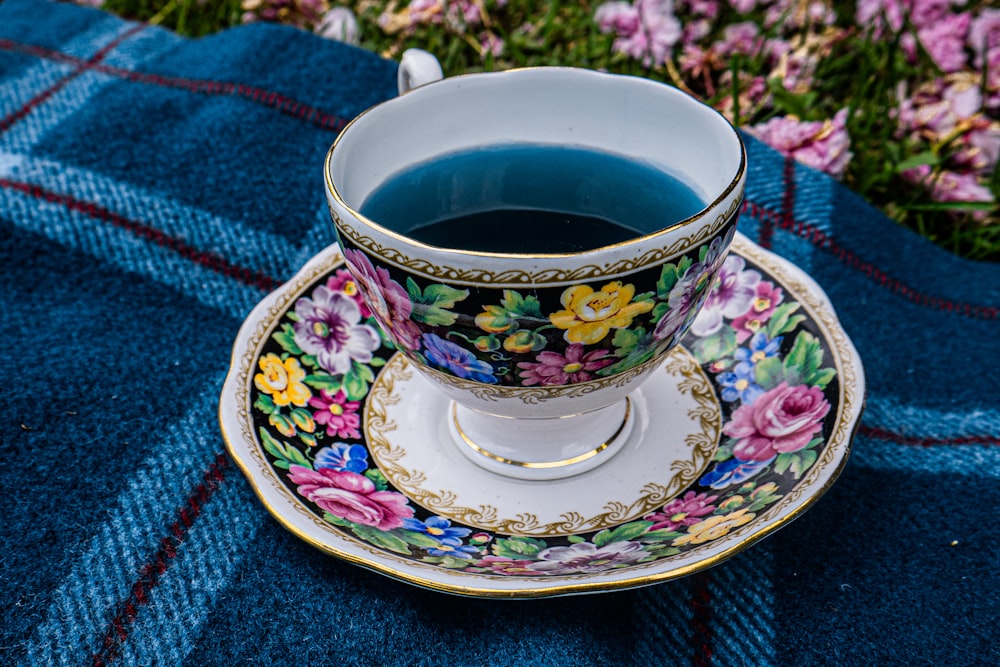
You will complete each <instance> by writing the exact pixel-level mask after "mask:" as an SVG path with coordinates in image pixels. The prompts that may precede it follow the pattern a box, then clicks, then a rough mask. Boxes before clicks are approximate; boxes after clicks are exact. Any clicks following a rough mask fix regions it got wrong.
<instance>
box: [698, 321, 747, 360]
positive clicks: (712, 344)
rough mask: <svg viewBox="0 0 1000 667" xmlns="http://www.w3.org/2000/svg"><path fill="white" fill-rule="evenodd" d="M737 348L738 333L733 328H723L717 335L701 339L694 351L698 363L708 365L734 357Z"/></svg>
mask: <svg viewBox="0 0 1000 667" xmlns="http://www.w3.org/2000/svg"><path fill="white" fill-rule="evenodd" d="M736 346H737V343H736V332H735V331H733V329H732V328H731V327H723V328H722V329H721V330H720V331H719V333H717V334H713V335H711V336H708V337H706V338H699V339H698V341H697V342H696V343H695V344H694V349H693V350H692V351H693V352H694V356H695V358H696V359H697V360H698V363H700V364H708V363H711V362H713V361H717V360H719V359H723V358H725V357H729V356H732V355H733V353H735V352H736Z"/></svg>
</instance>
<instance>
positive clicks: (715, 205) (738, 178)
mask: <svg viewBox="0 0 1000 667" xmlns="http://www.w3.org/2000/svg"><path fill="white" fill-rule="evenodd" d="M530 71H550V72H551V71H556V72H558V71H564V72H573V73H585V75H586V76H591V75H593V76H596V77H614V78H624V79H630V80H634V81H638V82H642V83H643V85H646V84H649V85H657V86H665V87H667V88H669V89H671V90H672V91H674V92H675V93H677V94H679V95H682V96H685V97H687V98H689V99H690V100H692V101H694V102H695V103H697V104H698V105H700V106H702V107H704V108H705V110H707V111H710V112H711V113H713V114H715V115H716V116H717V117H718V118H719V119H721V120H722V121H723V122H724V123H725V125H726V126H727V127H728V129H729V130H730V131H731V132H732V135H733V137H735V139H736V144H737V146H738V148H739V151H740V159H739V164H738V165H737V168H736V172H735V174H734V175H733V177H732V178H731V179H730V180H729V183H728V184H727V185H726V187H725V189H724V190H723V191H722V192H721V193H720V194H719V195H718V196H717V197H716V198H715V199H713V200H712V201H711V202H709V203H707V204H705V205H704V206H703V207H702V208H701V210H699V211H698V212H697V213H695V214H694V215H691V216H688V217H687V218H684V219H682V220H679V221H677V222H676V223H674V224H672V225H670V226H669V227H664V228H663V229H659V230H657V231H655V232H651V233H649V234H643V235H642V236H635V237H633V238H630V239H627V240H625V241H619V242H617V243H612V244H609V245H604V246H599V247H597V248H590V249H587V250H583V251H577V252H564V253H509V252H491V251H487V250H469V249H465V248H452V247H447V246H438V245H433V244H430V243H424V242H423V241H419V240H417V239H414V238H412V237H409V236H407V235H405V234H401V233H399V232H396V231H393V230H391V229H389V228H387V227H385V226H383V225H381V224H379V223H378V222H376V221H374V220H372V219H371V218H369V217H367V216H365V215H363V214H362V213H361V212H360V211H358V210H357V209H356V208H355V207H353V206H351V205H350V204H348V203H347V202H346V201H345V200H344V198H343V197H342V196H341V195H340V192H339V191H338V190H337V187H336V185H335V184H334V182H333V177H332V175H331V170H332V160H333V153H334V151H335V150H336V148H337V146H338V144H339V143H340V142H341V140H342V139H343V137H344V136H345V135H346V134H347V131H348V130H349V129H350V128H351V126H352V125H354V124H356V123H358V122H360V121H361V119H362V118H363V117H364V116H366V115H368V114H369V113H371V112H373V111H375V110H376V109H378V108H380V107H382V106H384V105H386V104H389V103H391V102H393V101H395V100H398V99H399V98H400V97H402V96H403V95H411V94H414V93H417V94H419V92H420V91H421V90H423V89H426V88H430V87H432V86H436V85H439V84H445V83H448V82H451V81H455V80H460V79H468V78H480V77H483V76H498V75H505V74H517V73H523V72H530ZM746 170H747V150H746V144H745V142H744V141H743V138H742V137H741V136H740V133H739V130H738V129H737V128H736V126H735V125H733V123H732V122H731V121H730V120H729V119H728V118H726V117H725V116H724V115H723V114H722V113H720V112H719V111H718V110H717V109H714V108H712V107H711V106H709V105H707V104H705V103H704V102H702V101H701V100H699V99H697V98H696V97H694V96H693V95H691V94H690V93H688V92H686V91H684V90H682V89H680V88H678V87H676V86H671V85H670V84H668V83H665V82H661V81H655V80H653V79H649V78H646V77H641V76H636V75H633V74H616V73H613V72H601V71H598V70H593V69H588V68H586V67H569V66H564V65H538V66H530V67H514V68H511V69H506V70H500V71H495V72H468V73H463V74H455V75H452V76H448V77H445V78H443V79H439V80H437V81H432V82H429V83H425V84H422V85H420V86H416V87H414V88H413V89H411V90H409V91H407V92H405V93H402V94H401V95H397V96H395V97H391V98H389V99H386V100H383V101H381V102H378V103H376V104H373V105H371V106H370V107H368V108H367V109H365V110H364V111H362V112H361V113H359V114H358V115H356V116H355V117H354V118H352V119H351V120H350V121H349V122H348V123H347V124H346V125H345V126H344V127H343V128H342V129H341V130H340V132H339V133H338V134H337V137H336V138H335V139H334V141H333V143H332V144H331V145H330V148H329V149H328V150H327V153H326V157H325V158H324V160H323V179H324V183H325V185H326V191H327V193H328V194H329V195H330V196H332V197H333V198H334V200H336V202H337V203H338V204H339V205H340V206H342V207H343V208H344V209H345V210H347V211H349V212H350V213H351V214H352V216H353V217H354V218H355V219H356V220H357V221H358V222H361V223H363V224H364V225H365V226H367V227H369V228H370V229H373V230H375V231H377V232H378V233H379V234H383V235H385V236H387V237H389V238H391V239H393V240H394V241H396V242H400V243H402V244H404V245H405V246H408V247H411V248H414V249H417V250H420V251H423V252H432V253H441V252H445V253H448V254H454V255H457V256H460V257H466V258H477V257H481V258H485V259H505V260H510V261H528V260H539V259H549V260H566V259H569V258H578V257H586V256H590V255H597V254H602V253H608V252H615V251H618V250H621V249H624V248H630V247H635V246H639V245H643V244H647V243H651V242H655V239H657V238H658V237H661V236H667V235H671V234H674V233H675V232H676V231H677V230H679V229H682V228H684V227H688V226H691V225H693V224H695V223H697V222H700V221H702V220H704V219H705V218H706V217H708V216H709V215H710V214H711V213H712V212H713V211H716V210H718V209H720V207H721V206H722V204H723V203H724V202H725V201H726V200H727V199H729V198H730V197H731V196H732V194H733V191H734V190H736V189H737V188H739V187H740V184H741V183H743V182H745V179H746ZM738 199H739V197H738ZM728 212H729V211H722V213H720V215H724V214H726V213H728ZM334 223H335V225H336V226H338V227H339V226H340V221H339V220H337V219H335V220H334Z"/></svg>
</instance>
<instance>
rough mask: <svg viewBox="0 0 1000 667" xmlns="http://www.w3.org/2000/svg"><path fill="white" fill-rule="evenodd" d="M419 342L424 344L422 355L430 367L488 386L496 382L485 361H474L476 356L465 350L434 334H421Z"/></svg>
mask: <svg viewBox="0 0 1000 667" xmlns="http://www.w3.org/2000/svg"><path fill="white" fill-rule="evenodd" d="M421 340H422V341H423V343H424V354H425V355H427V360H428V361H429V362H430V363H431V365H433V366H437V367H438V368H440V369H441V370H444V371H448V372H449V373H452V374H453V375H456V376H457V377H460V378H462V379H463V380H475V381H476V382H486V383H488V384H495V383H496V382H497V379H496V378H495V377H494V376H493V367H492V366H490V365H489V364H488V363H486V362H485V361H480V360H479V359H476V356H475V355H474V354H472V353H471V352H469V351H468V350H466V349H465V348H463V347H459V346H458V345H456V344H455V343H452V342H451V341H450V340H445V339H443V338H441V337H440V336H437V335H435V334H423V335H422V336H421Z"/></svg>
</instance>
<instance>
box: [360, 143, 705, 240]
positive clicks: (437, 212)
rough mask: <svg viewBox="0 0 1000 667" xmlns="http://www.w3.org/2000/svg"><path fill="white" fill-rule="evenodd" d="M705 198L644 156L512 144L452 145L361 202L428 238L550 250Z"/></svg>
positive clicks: (639, 231)
mask: <svg viewBox="0 0 1000 667" xmlns="http://www.w3.org/2000/svg"><path fill="white" fill-rule="evenodd" d="M704 205H705V204H704V202H703V201H702V199H701V198H700V197H698V195H696V194H695V193H694V191H693V190H692V189H691V188H690V187H689V186H688V185H686V184H685V183H683V182H682V181H680V180H678V179H677V178H676V177H674V176H672V175H670V174H668V173H666V172H664V171H661V170H660V169H657V168H655V167H653V166H651V165H648V164H645V163H643V162H639V161H636V160H631V159H628V158H624V157H621V156H618V155H613V154H610V153H603V152H598V151H593V150H587V149H582V148H571V147H558V146H530V145H519V144H514V145H504V146H495V147H489V148H484V149H477V150H475V151H469V152H461V153H453V154H450V155H446V156H444V157H441V158H438V159H435V160H432V161H429V162H425V163H422V164H419V165H417V166H415V167H413V168H411V169H407V170H405V171H402V172H399V173H397V174H394V175H393V176H391V177H389V178H388V179H387V180H386V182H385V183H384V184H382V185H381V186H380V187H379V188H378V189H376V190H375V191H374V192H373V193H372V194H371V195H370V196H369V197H368V199H366V200H365V201H364V202H363V203H362V205H361V208H360V211H361V213H362V214H363V215H365V216H367V217H368V218H370V219H372V220H375V221H376V222H378V223H379V224H381V225H382V226H384V227H387V228H388V229H391V230H393V231H395V232H398V233H400V234H403V235H405V236H408V237H409V238H412V239H415V240H418V241H422V242H424V243H428V244H430V245H435V246H440V247H448V248H458V249H463V250H479V251H486V252H504V253H526V254H542V253H567V252H579V251H582V250H591V249H594V248H600V247H602V246H606V245H612V244H615V243H620V242H622V241H627V240H629V239H632V238H635V237H637V236H643V235H645V234H651V233H653V232H656V231H659V230H661V229H664V228H666V227H670V226H671V225H673V224H674V223H676V222H679V221H681V220H684V219H685V218H688V217H691V216H692V215H694V214H696V213H698V212H699V211H700V210H701V209H702V208H704Z"/></svg>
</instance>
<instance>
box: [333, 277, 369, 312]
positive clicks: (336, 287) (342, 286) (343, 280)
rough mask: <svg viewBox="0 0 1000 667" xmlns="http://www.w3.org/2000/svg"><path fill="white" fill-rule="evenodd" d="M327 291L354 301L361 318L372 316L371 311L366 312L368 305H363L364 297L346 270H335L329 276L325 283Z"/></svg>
mask: <svg viewBox="0 0 1000 667" xmlns="http://www.w3.org/2000/svg"><path fill="white" fill-rule="evenodd" d="M326 287H327V289H330V290H333V291H334V292H341V293H342V294H344V295H345V296H349V297H351V298H352V299H354V303H356V304H358V309H359V310H360V311H361V318H362V319H367V318H369V317H371V316H372V311H370V310H368V305H367V304H366V303H365V299H364V297H363V296H362V295H361V290H360V289H358V284H357V283H356V282H355V281H354V276H352V275H351V272H350V271H348V270H346V269H337V271H336V272H335V273H334V274H333V275H332V276H330V278H329V279H328V280H327V281H326Z"/></svg>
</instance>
